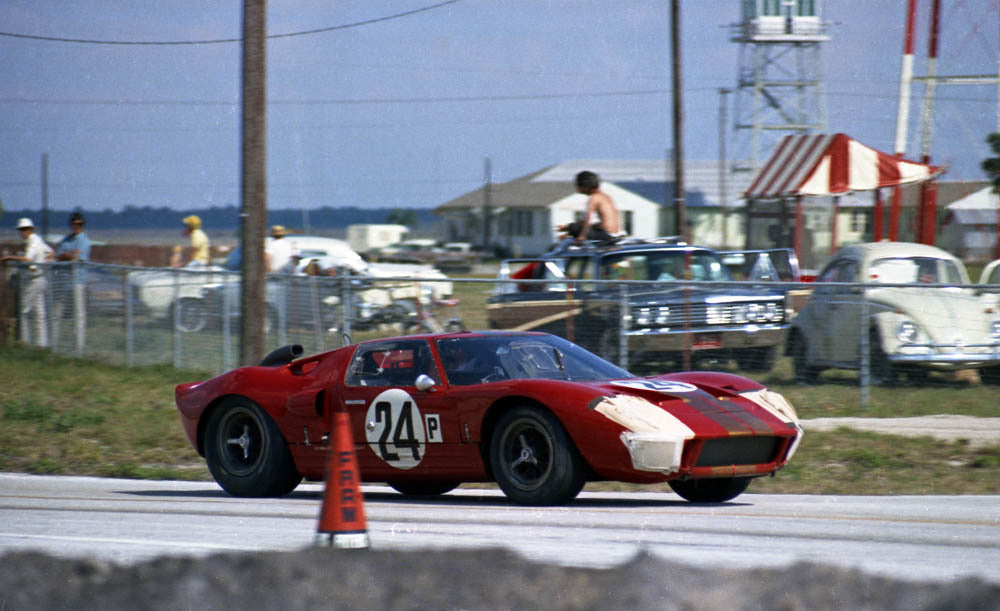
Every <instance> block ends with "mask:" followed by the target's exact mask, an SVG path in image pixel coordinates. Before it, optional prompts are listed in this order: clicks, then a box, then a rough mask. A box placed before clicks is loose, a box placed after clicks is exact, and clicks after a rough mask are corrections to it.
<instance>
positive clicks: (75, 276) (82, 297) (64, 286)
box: [52, 212, 90, 356]
mask: <svg viewBox="0 0 1000 611" xmlns="http://www.w3.org/2000/svg"><path fill="white" fill-rule="evenodd" d="M69 227H70V232H69V233H68V234H66V237H64V238H63V239H62V240H60V241H59V244H58V245H57V246H56V261H57V262H64V263H66V265H57V266H56V269H55V270H53V271H54V272H55V277H54V283H53V298H54V299H53V305H54V310H55V311H54V312H53V321H52V345H53V346H54V347H55V348H56V349H58V347H59V328H60V326H61V323H62V321H63V317H64V316H65V315H66V312H67V310H69V311H70V312H72V313H73V314H72V316H73V321H74V322H75V325H74V327H75V329H76V352H77V354H78V355H81V356H82V354H83V348H84V345H85V342H86V333H87V299H86V295H87V270H86V265H85V263H86V262H87V261H90V238H88V237H87V234H86V233H84V231H83V228H84V219H83V213H81V212H74V213H73V214H71V215H70V217H69ZM70 303H72V306H73V307H72V308H67V307H66V306H67V305H69V304H70Z"/></svg>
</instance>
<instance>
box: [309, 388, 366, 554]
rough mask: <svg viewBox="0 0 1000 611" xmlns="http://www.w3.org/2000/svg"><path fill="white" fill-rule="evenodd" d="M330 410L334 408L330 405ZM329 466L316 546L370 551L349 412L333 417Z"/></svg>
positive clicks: (339, 412) (338, 413) (336, 413)
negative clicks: (366, 549)
mask: <svg viewBox="0 0 1000 611" xmlns="http://www.w3.org/2000/svg"><path fill="white" fill-rule="evenodd" d="M327 406H328V408H329V407H332V406H331V405H330V402H328V403H327ZM330 434H331V436H332V438H331V440H330V464H329V467H328V468H327V475H326V491H325V493H324V495H323V508H322V509H321V510H320V514H319V527H318V528H317V529H316V531H317V532H316V545H319V546H324V547H339V548H348V549H364V548H367V547H368V530H367V527H366V526H365V507H364V498H363V497H362V496H361V473H360V471H359V470H358V459H357V456H356V455H355V454H354V441H353V439H351V421H350V419H349V418H348V416H347V412H344V411H337V412H335V413H334V414H333V426H332V427H330Z"/></svg>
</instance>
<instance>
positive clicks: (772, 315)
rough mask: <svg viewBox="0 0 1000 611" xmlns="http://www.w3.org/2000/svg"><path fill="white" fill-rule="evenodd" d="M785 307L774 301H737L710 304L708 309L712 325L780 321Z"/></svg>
mask: <svg viewBox="0 0 1000 611" xmlns="http://www.w3.org/2000/svg"><path fill="white" fill-rule="evenodd" d="M783 315H784V307H783V306H781V305H780V304H778V303H775V302H773V301H771V302H767V303H736V304H729V305H710V306H708V309H707V310H706V318H707V322H708V324H710V325H724V324H730V323H732V324H743V323H748V322H752V323H764V322H780V321H781V319H782V318H783Z"/></svg>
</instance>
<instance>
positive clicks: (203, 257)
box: [181, 214, 212, 267]
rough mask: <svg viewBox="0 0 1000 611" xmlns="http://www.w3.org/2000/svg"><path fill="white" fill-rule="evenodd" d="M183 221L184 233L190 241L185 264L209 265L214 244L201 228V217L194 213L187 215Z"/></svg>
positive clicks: (190, 265) (192, 265)
mask: <svg viewBox="0 0 1000 611" xmlns="http://www.w3.org/2000/svg"><path fill="white" fill-rule="evenodd" d="M181 222H182V223H184V235H185V236H187V238H188V240H189V241H190V243H189V253H188V258H187V261H185V262H184V264H183V265H184V266H187V267H204V266H208V264H209V261H210V256H209V252H210V251H211V246H212V244H211V242H209V240H208V236H207V235H205V232H204V231H202V229H201V217H199V216H198V215H197V214H192V215H189V216H185V217H184V220H183V221H181Z"/></svg>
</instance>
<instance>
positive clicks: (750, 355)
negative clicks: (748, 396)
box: [734, 346, 778, 373]
mask: <svg viewBox="0 0 1000 611" xmlns="http://www.w3.org/2000/svg"><path fill="white" fill-rule="evenodd" d="M734 356H735V359H736V364H737V365H738V366H739V368H740V369H742V370H743V371H746V372H747V373H766V372H768V371H771V368H772V367H774V361H775V359H776V358H777V356H778V348H777V346H757V347H754V348H743V349H740V350H737V351H736V354H735V355H734Z"/></svg>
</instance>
